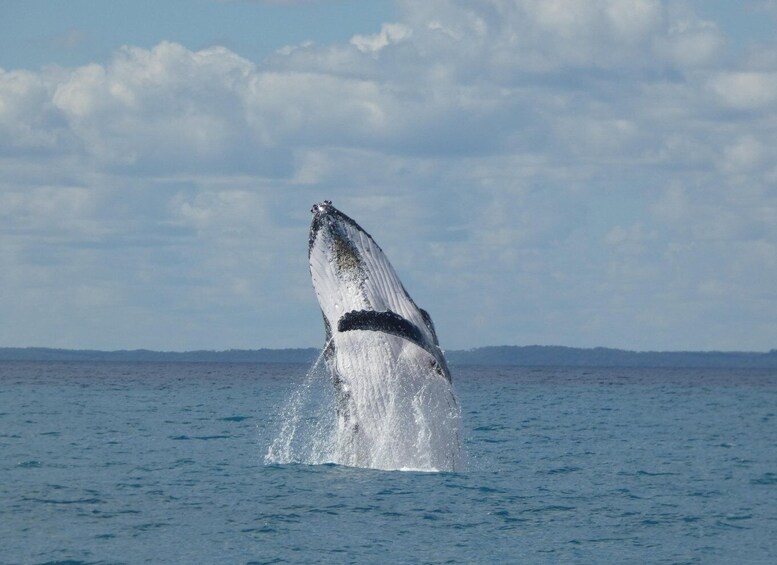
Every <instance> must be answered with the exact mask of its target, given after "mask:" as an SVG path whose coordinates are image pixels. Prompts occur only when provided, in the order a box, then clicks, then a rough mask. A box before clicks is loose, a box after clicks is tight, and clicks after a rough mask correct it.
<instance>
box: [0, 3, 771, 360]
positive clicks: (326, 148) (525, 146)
mask: <svg viewBox="0 0 777 565" xmlns="http://www.w3.org/2000/svg"><path fill="white" fill-rule="evenodd" d="M776 15H777V3H775V2H765V1H757V2H756V1H754V2H742V3H734V2H723V1H717V0H716V1H701V0H698V1H688V2H680V1H672V2H659V1H657V0H595V1H590V2H576V1H572V0H546V1H543V2H540V1H535V0H531V1H530V0H523V1H513V2H508V1H506V0H492V1H489V2H456V1H445V0H430V1H428V2H423V3H419V2H409V1H400V2H382V1H381V2H357V1H330V2H327V1H325V0H319V1H311V2H302V1H300V2H250V1H242V2H241V1H231V2H230V1H215V0H214V1H206V0H188V1H185V2H184V1H168V2H143V1H141V2H137V1H135V2H123V1H117V2H110V3H109V2H98V1H91V2H88V1H74V2H68V3H64V2H41V1H25V2H21V1H19V2H17V1H9V2H4V3H2V4H0V69H2V71H0V318H2V319H3V323H2V324H1V325H0V346H33V345H35V346H52V347H73V348H101V349H118V348H138V347H145V348H153V349H168V350H186V349H198V348H205V349H226V348H256V347H293V346H313V345H318V344H319V343H320V342H321V340H322V335H323V329H322V323H321V321H320V314H319V312H318V307H317V304H316V301H315V297H314V294H313V291H312V288H311V285H310V281H309V275H308V271H307V264H306V238H307V230H308V224H309V209H310V206H311V204H312V203H313V202H316V201H319V200H322V199H324V198H329V199H331V200H333V201H334V203H335V205H337V206H338V207H340V208H341V209H342V210H343V211H345V212H346V213H348V214H350V215H351V216H353V217H354V218H355V219H356V220H357V221H359V222H360V223H361V224H362V225H363V226H364V227H365V229H367V231H369V232H370V233H372V234H373V236H374V237H375V238H376V239H377V241H378V242H379V243H380V244H381V246H382V247H383V248H384V250H385V251H386V252H387V254H388V255H389V257H390V258H391V260H392V262H393V263H394V265H395V267H396V268H397V270H398V272H399V274H400V276H401V277H402V279H403V281H404V282H405V286H406V287H407V288H408V290H409V291H410V293H411V295H412V296H413V297H414V298H415V299H416V301H417V302H418V303H419V304H420V305H422V306H424V307H425V308H426V309H427V310H429V311H430V313H431V314H432V317H433V318H434V320H435V322H436V325H437V327H438V331H439V334H440V339H441V342H442V345H443V346H444V347H447V348H450V349H452V348H466V347H474V346H481V345H489V344H518V345H521V344H561V345H570V346H597V345H603V346H611V347H622V348H629V349H642V350H644V349H661V350H676V349H705V350H706V349H727V350H733V349H739V350H768V349H771V348H774V347H777V165H775V163H777V158H776V157H777V155H775V153H776V152H777V149H775V148H777V42H776V41H775V37H777V35H775V33H774V32H775V26H776V25H777V20H776V19H775V16H776Z"/></svg>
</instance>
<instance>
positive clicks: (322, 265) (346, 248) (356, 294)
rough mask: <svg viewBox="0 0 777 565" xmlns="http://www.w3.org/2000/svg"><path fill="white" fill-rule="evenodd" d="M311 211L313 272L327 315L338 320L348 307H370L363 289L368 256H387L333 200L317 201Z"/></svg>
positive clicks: (352, 308)
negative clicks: (334, 204) (336, 206)
mask: <svg viewBox="0 0 777 565" xmlns="http://www.w3.org/2000/svg"><path fill="white" fill-rule="evenodd" d="M311 213H312V214H313V219H312V221H311V224H310V236H309V239H308V258H309V260H310V274H311V277H312V280H313V286H314V288H315V290H316V295H317V296H318V301H319V304H320V305H321V309H322V311H323V312H324V316H325V317H326V318H327V319H328V321H329V322H330V323H336V321H337V319H338V318H339V317H340V316H342V314H344V313H345V312H347V311H349V310H356V309H364V308H371V304H370V300H369V297H368V296H367V295H366V293H365V288H364V287H365V281H366V280H367V279H368V277H369V275H370V271H371V265H370V263H371V261H369V259H373V260H374V259H378V260H379V261H385V259H384V258H383V252H382V251H381V249H380V248H379V247H378V246H377V244H375V242H374V241H373V239H372V237H370V235H369V234H368V233H367V232H365V231H364V230H363V229H362V228H361V226H359V224H357V223H356V222H355V221H354V220H352V219H351V218H349V217H348V216H346V215H345V214H343V213H342V212H341V211H340V210H338V209H337V208H335V207H334V206H333V205H332V202H331V201H329V200H324V201H323V202H320V203H318V204H314V205H313V207H312V208H311ZM366 255H369V256H370V257H365V256H366Z"/></svg>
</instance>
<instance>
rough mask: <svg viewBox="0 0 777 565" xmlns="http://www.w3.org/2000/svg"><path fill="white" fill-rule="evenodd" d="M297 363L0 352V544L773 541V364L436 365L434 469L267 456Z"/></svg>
mask: <svg viewBox="0 0 777 565" xmlns="http://www.w3.org/2000/svg"><path fill="white" fill-rule="evenodd" d="M307 370H308V367H307V366H305V365H278V364H225V363H224V364H187V363H160V364H155V363H112V362H69V363H60V362H2V363H0V563H3V564H44V563H47V564H51V563H60V564H65V563H67V564H71V565H73V564H86V563H89V564H98V563H99V564H119V563H127V564H131V563H242V564H249V563H251V564H255V563H705V564H706V563H742V564H756V563H764V564H767V563H768V564H773V563H777V416H776V414H777V371H773V370H742V369H730V370H725V369H679V368H678V369H633V368H629V369H622V368H602V369H590V368H586V369H570V368H564V369H553V368H534V369H530V368H520V367H487V368H486V367H463V366H459V367H452V372H453V378H454V384H455V387H456V393H457V395H458V399H459V402H460V405H461V411H462V420H463V427H464V432H463V435H464V440H463V444H464V448H465V451H466V456H467V457H466V467H465V468H464V469H462V470H460V471H457V472H447V473H433V472H416V471H378V470H373V469H362V468H352V467H344V466H338V465H332V464H318V465H311V464H305V463H303V462H299V463H288V464H278V463H273V462H267V461H266V460H265V456H266V455H267V453H268V449H269V448H270V446H271V445H272V443H273V441H274V440H275V439H276V438H277V437H278V434H279V430H280V429H281V427H282V425H283V419H284V417H285V416H284V407H285V406H287V405H288V401H289V398H291V397H292V396H293V395H294V394H295V391H298V390H299V388H300V387H301V386H302V383H304V381H305V379H306V373H307ZM313 415H314V414H313V413H312V412H311V416H310V417H313ZM303 416H304V415H303Z"/></svg>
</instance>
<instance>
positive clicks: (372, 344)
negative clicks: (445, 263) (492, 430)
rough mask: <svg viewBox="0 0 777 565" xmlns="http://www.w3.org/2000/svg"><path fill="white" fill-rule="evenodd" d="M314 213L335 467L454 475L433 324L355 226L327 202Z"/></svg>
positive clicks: (456, 451)
mask: <svg viewBox="0 0 777 565" xmlns="http://www.w3.org/2000/svg"><path fill="white" fill-rule="evenodd" d="M311 212H312V213H313V220H312V223H311V226H310V237H309V245H308V257H309V262H310V274H311V278H312V281H313V287H314V289H315V292H316V296H317V297H318V302H319V305H320V306H321V311H322V314H323V317H324V327H325V331H326V342H325V343H326V345H325V348H324V358H325V360H326V365H327V368H328V369H329V372H330V375H331V378H332V383H333V385H334V390H335V404H336V413H337V431H336V435H337V437H336V440H335V441H336V447H335V452H336V453H335V457H334V458H335V462H337V463H341V464H345V465H353V466H359V467H373V468H381V469H399V468H413V469H426V470H455V469H456V468H458V466H459V465H460V450H461V449H460V445H459V419H460V409H459V406H458V403H457V401H456V397H455V394H454V391H453V388H452V384H451V374H450V371H449V369H448V365H447V363H446V361H445V357H444V355H443V351H442V349H441V348H440V345H439V342H438V339H437V334H436V332H435V328H434V324H433V323H432V319H431V317H430V316H429V314H428V313H427V312H426V311H425V310H423V309H421V308H419V307H418V306H417V305H416V303H415V302H414V301H413V299H412V298H410V295H409V294H408V293H407V291H406V290H405V287H404V286H403V285H402V282H401V281H400V280H399V277H398V276H397V274H396V272H395V271H394V268H393V267H392V266H391V263H389V261H388V259H387V258H386V255H385V254H384V253H383V251H382V250H381V248H380V247H379V246H378V244H377V243H375V240H374V239H373V238H372V237H371V236H370V235H369V234H368V233H367V232H366V231H364V230H363V229H362V228H361V227H360V226H359V224H357V223H356V222H355V221H354V220H352V219H351V218H349V217H348V216H346V215H345V214H343V213H342V212H341V211H339V210H338V209H337V208H335V207H334V206H333V205H332V203H331V202H330V201H328V200H325V201H324V202H321V203H319V204H315V205H314V206H313V208H312V209H311Z"/></svg>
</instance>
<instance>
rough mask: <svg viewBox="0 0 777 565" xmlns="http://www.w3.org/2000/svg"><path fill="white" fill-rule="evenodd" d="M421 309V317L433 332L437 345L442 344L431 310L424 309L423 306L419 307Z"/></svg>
mask: <svg viewBox="0 0 777 565" xmlns="http://www.w3.org/2000/svg"><path fill="white" fill-rule="evenodd" d="M419 310H420V311H421V317H422V318H423V319H424V324H426V327H427V328H428V329H429V331H430V332H431V334H432V339H433V340H434V344H435V345H440V342H439V341H438V340H437V332H436V331H434V322H432V317H431V316H430V315H429V312H427V311H426V310H424V309H423V308H419Z"/></svg>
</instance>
